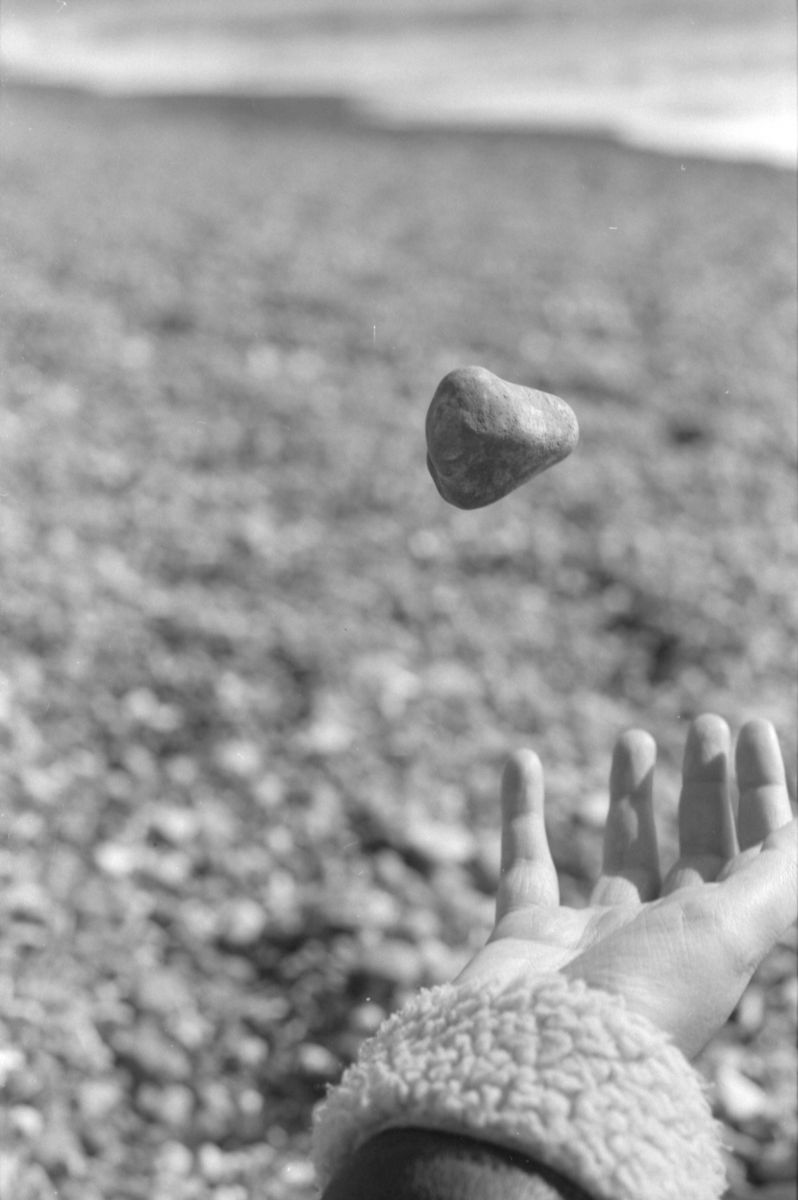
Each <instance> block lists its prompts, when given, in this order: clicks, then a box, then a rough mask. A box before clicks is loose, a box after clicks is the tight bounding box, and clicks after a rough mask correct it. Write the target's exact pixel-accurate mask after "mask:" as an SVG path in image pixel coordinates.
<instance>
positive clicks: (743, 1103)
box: [715, 1063, 769, 1125]
mask: <svg viewBox="0 0 798 1200" xmlns="http://www.w3.org/2000/svg"><path fill="white" fill-rule="evenodd" d="M715 1088H716V1091H717V1100H718V1107H719V1109H720V1112H721V1115H722V1116H724V1117H725V1118H726V1119H727V1120H729V1121H731V1122H732V1123H733V1124H735V1125H744V1124H746V1123H747V1122H749V1121H753V1120H755V1119H756V1118H757V1117H761V1116H763V1115H764V1114H765V1112H766V1111H767V1109H768V1107H769V1100H768V1095H767V1092H764V1091H763V1090H762V1088H761V1087H759V1085H758V1084H756V1083H754V1082H753V1080H751V1079H749V1078H748V1076H747V1075H743V1074H742V1072H741V1071H738V1070H737V1068H736V1067H734V1066H732V1065H731V1063H720V1064H719V1066H718V1069H717V1074H716V1076H715Z"/></svg>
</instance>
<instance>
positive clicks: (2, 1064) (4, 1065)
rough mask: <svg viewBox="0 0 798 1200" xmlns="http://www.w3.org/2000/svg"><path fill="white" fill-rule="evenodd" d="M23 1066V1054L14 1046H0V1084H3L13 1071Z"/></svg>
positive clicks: (19, 1069)
mask: <svg viewBox="0 0 798 1200" xmlns="http://www.w3.org/2000/svg"><path fill="white" fill-rule="evenodd" d="M24 1066H25V1055H24V1054H23V1053H22V1051H21V1050H17V1049H16V1048H15V1047H14V1046H0V1086H3V1087H4V1086H5V1084H6V1083H7V1082H8V1079H9V1076H11V1075H12V1074H13V1072H14V1071H21V1070H22V1069H23V1067H24Z"/></svg>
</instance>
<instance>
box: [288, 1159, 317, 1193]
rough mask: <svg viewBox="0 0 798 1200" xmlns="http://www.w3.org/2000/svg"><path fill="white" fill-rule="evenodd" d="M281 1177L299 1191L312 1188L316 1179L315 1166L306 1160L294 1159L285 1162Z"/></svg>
mask: <svg viewBox="0 0 798 1200" xmlns="http://www.w3.org/2000/svg"><path fill="white" fill-rule="evenodd" d="M280 1175H281V1177H282V1179H283V1180H284V1181H285V1182H288V1183H290V1184H291V1186H292V1187H295V1188H297V1189H299V1188H308V1187H310V1186H311V1184H312V1183H313V1181H314V1179H315V1172H314V1170H313V1164H312V1163H311V1162H309V1161H308V1160H307V1159H304V1158H294V1159H289V1160H288V1161H287V1162H284V1163H283V1165H282V1169H281V1171H280Z"/></svg>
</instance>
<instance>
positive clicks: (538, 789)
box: [496, 750, 560, 921]
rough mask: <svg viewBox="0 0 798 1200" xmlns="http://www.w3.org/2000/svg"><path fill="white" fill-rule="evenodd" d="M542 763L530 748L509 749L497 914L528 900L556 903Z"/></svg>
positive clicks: (503, 791)
mask: <svg viewBox="0 0 798 1200" xmlns="http://www.w3.org/2000/svg"><path fill="white" fill-rule="evenodd" d="M543 801H544V791H543V767H542V766H541V763H540V759H539V758H538V756H537V754H535V753H534V752H533V751H532V750H520V751H518V752H516V753H515V754H513V755H512V757H511V758H510V759H509V760H508V762H507V765H506V766H505V768H504V774H503V776H502V785H501V804H502V848H501V878H500V880H499V889H498V894H497V897H496V920H497V921H499V920H500V919H501V918H502V917H503V916H505V915H506V914H507V913H509V912H513V911H515V910H516V909H519V908H526V907H529V906H530V905H546V906H549V905H556V904H558V903H559V896H560V892H559V885H558V883H557V872H556V870H555V867H554V862H553V861H552V857H551V851H550V849H549V841H548V838H547V836H546V826H545V822H544V813H543Z"/></svg>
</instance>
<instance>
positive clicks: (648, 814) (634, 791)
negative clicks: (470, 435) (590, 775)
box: [592, 729, 660, 904]
mask: <svg viewBox="0 0 798 1200" xmlns="http://www.w3.org/2000/svg"><path fill="white" fill-rule="evenodd" d="M656 761H657V746H656V742H655V741H654V739H653V738H652V737H651V735H650V734H649V733H646V732H645V730H642V729H631V730H629V731H628V732H627V733H624V734H623V735H622V736H621V737H620V738H619V739H618V742H617V743H616V746H615V751H614V753H613V756H612V767H611V769H610V807H609V812H608V814H607V824H606V827H605V830H604V861H603V865H602V872H601V877H600V878H599V880H598V883H597V884H596V886H595V888H594V890H593V896H592V903H593V904H628V903H641V902H645V901H646V900H651V899H653V898H654V897H655V896H657V895H659V890H660V867H659V850H658V847H657V831H656V826H655V824H654V806H653V792H654V767H655V765H656Z"/></svg>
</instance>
